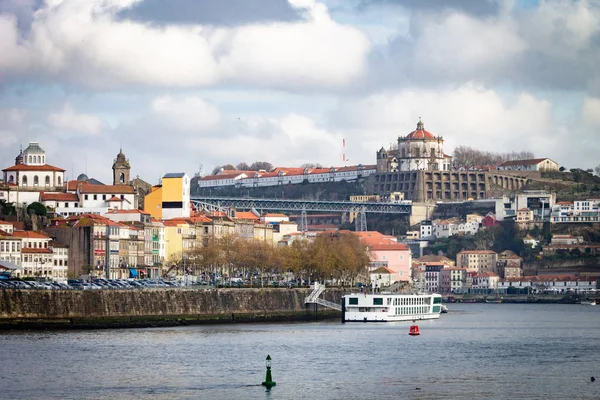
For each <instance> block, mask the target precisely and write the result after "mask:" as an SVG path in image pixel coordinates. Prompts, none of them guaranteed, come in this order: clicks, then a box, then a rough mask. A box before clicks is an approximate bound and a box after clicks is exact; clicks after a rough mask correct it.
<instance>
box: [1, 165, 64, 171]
mask: <svg viewBox="0 0 600 400" xmlns="http://www.w3.org/2000/svg"><path fill="white" fill-rule="evenodd" d="M2 171H4V172H10V171H56V172H65V170H64V169H62V168H58V167H55V166H54V165H49V164H44V165H25V164H17V165H13V166H12V167H8V168H4V169H3V170H2Z"/></svg>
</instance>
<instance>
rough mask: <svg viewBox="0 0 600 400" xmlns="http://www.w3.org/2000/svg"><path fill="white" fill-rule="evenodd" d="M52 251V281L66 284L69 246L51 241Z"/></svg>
mask: <svg viewBox="0 0 600 400" xmlns="http://www.w3.org/2000/svg"><path fill="white" fill-rule="evenodd" d="M50 249H52V280H54V281H58V282H66V281H67V278H68V275H67V273H68V269H69V246H66V245H64V244H60V243H58V242H54V241H51V242H50Z"/></svg>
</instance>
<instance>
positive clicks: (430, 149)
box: [377, 120, 452, 172]
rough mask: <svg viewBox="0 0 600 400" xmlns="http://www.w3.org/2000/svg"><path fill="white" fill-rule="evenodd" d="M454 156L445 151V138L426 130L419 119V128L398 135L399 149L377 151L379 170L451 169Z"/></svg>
mask: <svg viewBox="0 0 600 400" xmlns="http://www.w3.org/2000/svg"><path fill="white" fill-rule="evenodd" d="M451 166H452V157H451V156H449V155H447V154H445V153H444V139H443V138H442V137H441V136H435V135H434V134H432V133H431V132H429V131H427V130H425V124H424V123H423V122H422V121H421V120H419V122H418V123H417V129H415V130H414V131H412V132H410V133H409V134H408V135H406V136H400V137H398V147H397V149H390V150H389V151H386V150H385V149H384V148H383V147H382V148H381V149H380V150H379V151H378V152H377V172H397V171H422V170H427V171H440V170H441V171H450V169H451Z"/></svg>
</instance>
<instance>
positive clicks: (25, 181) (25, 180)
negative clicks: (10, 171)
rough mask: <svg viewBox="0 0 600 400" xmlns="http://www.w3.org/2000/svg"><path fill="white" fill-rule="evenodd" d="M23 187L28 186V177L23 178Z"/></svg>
mask: <svg viewBox="0 0 600 400" xmlns="http://www.w3.org/2000/svg"><path fill="white" fill-rule="evenodd" d="M23 186H27V176H26V175H25V176H23Z"/></svg>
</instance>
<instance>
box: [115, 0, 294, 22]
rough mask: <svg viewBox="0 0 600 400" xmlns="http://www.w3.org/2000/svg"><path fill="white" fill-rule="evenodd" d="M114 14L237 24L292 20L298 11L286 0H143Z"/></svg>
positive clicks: (152, 19) (138, 18) (141, 18)
mask: <svg viewBox="0 0 600 400" xmlns="http://www.w3.org/2000/svg"><path fill="white" fill-rule="evenodd" d="M118 17H120V18H123V19H131V20H135V21H143V22H150V23H152V24H157V23H158V24H163V25H164V24H174V23H175V24H193V25H197V24H201V25H223V26H237V25H247V24H254V23H265V22H273V21H296V20H298V19H300V15H299V14H298V10H297V9H295V8H294V7H292V6H290V3H288V2H287V1H286V0H219V1H198V0H169V2H168V4H165V2H164V0H145V1H143V2H140V3H137V4H135V5H134V6H133V7H132V8H129V9H125V10H122V11H121V12H120V13H119V14H118Z"/></svg>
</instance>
